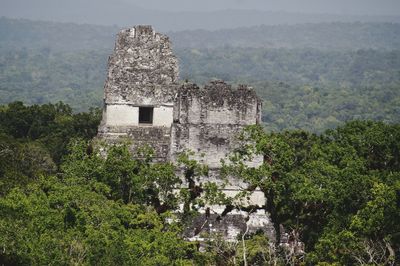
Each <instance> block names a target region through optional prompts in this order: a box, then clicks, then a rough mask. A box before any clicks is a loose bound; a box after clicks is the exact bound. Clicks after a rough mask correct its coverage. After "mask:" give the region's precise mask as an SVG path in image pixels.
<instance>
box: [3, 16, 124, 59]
mask: <svg viewBox="0 0 400 266" xmlns="http://www.w3.org/2000/svg"><path fill="white" fill-rule="evenodd" d="M117 32H118V28H117V27H116V26H97V25H88V24H83V25H81V24H74V23H55V22H44V21H31V20H27V19H9V18H5V17H1V18H0V36H1V37H0V51H1V50H3V51H4V50H6V51H7V50H15V49H22V48H24V49H43V48H47V49H51V50H53V51H78V50H98V49H111V48H112V47H113V44H114V39H115V35H116V33H117Z"/></svg>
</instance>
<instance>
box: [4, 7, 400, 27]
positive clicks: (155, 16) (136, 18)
mask: <svg viewBox="0 0 400 266" xmlns="http://www.w3.org/2000/svg"><path fill="white" fill-rule="evenodd" d="M0 16H5V17H9V18H25V19H32V20H45V21H56V22H74V23H88V24H100V25H119V26H123V27H126V26H129V25H136V24H151V25H154V26H156V27H157V28H159V29H160V30H163V31H166V30H185V29H208V30H215V29H221V28H236V27H247V26H254V25H262V24H264V25H277V24H295V23H320V22H332V21H341V22H356V21H361V22H395V23H399V22H400V0H0Z"/></svg>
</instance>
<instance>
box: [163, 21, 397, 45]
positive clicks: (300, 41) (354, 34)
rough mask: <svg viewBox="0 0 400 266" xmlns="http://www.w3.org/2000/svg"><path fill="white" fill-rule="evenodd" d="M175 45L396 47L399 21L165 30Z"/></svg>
mask: <svg viewBox="0 0 400 266" xmlns="http://www.w3.org/2000/svg"><path fill="white" fill-rule="evenodd" d="M168 34H169V36H171V38H172V40H173V41H174V44H175V47H179V48H189V47H190V48H216V47H224V46H231V47H256V48H258V47H268V48H316V49H322V50H357V49H388V50H391V49H399V48H400V24H396V23H360V22H356V23H339V22H334V23H315V24H312V23H307V24H298V25H276V26H266V25H262V26H254V27H249V28H237V29H224V30H217V31H205V30H191V31H180V32H170V33H168Z"/></svg>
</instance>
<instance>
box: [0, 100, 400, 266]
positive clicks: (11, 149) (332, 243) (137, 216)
mask: <svg viewBox="0 0 400 266" xmlns="http://www.w3.org/2000/svg"><path fill="white" fill-rule="evenodd" d="M0 118H1V119H0V132H1V133H0V136H1V137H0V147H1V153H0V182H1V186H0V188H1V191H0V210H1V216H0V262H1V263H3V264H49V263H51V262H54V261H57V262H58V263H60V264H121V263H125V264H128V265H132V264H138V263H139V262H140V264H141V265H171V264H179V265H191V264H192V263H195V264H199V265H204V264H220V265H226V264H228V265H229V264H231V265H233V264H234V262H235V263H236V264H240V263H243V258H244V257H243V253H244V250H243V243H244V246H245V247H246V249H245V254H246V261H247V262H248V263H249V265H270V264H271V263H274V262H277V263H278V265H280V264H289V263H300V262H306V263H309V264H313V265H315V264H317V263H320V265H333V264H335V263H336V264H339V265H351V264H355V263H362V262H364V263H369V262H371V261H372V262H373V263H376V264H382V265H393V264H396V263H399V261H398V260H399V256H398V252H399V248H400V235H399V231H400V228H399V223H398V221H399V219H400V217H399V214H400V208H399V204H398V202H399V200H400V199H399V195H400V125H398V124H385V123H383V122H373V121H353V122H349V123H346V124H345V125H343V126H341V127H338V128H337V129H333V130H327V131H325V132H324V133H322V134H321V135H315V134H313V133H310V132H307V131H299V130H292V131H283V132H280V133H270V132H266V131H264V130H263V129H262V128H260V127H256V126H254V127H250V128H248V129H247V131H246V132H245V133H243V138H244V139H250V140H253V141H254V143H255V146H246V147H244V149H242V150H238V154H237V155H239V156H234V158H235V160H234V161H233V162H235V163H234V164H231V165H230V166H227V167H226V168H225V169H224V171H225V172H230V173H235V174H236V175H237V176H240V177H241V178H243V179H244V180H245V181H246V182H248V183H249V184H250V186H249V188H251V187H253V188H254V187H255V186H259V187H260V188H261V190H262V191H263V192H264V194H265V196H266V198H267V199H268V204H266V205H265V206H262V208H265V209H266V210H267V211H268V212H269V213H270V214H271V219H272V221H273V223H274V225H275V228H276V229H277V230H280V228H281V227H280V226H279V225H281V224H282V225H283V226H284V228H285V229H286V230H287V231H288V232H289V233H290V235H291V236H292V237H293V238H295V239H296V240H298V241H301V242H303V243H304V247H305V253H304V254H294V253H291V252H290V250H288V249H283V248H282V247H279V246H273V245H272V246H271V245H269V244H268V240H267V239H266V238H265V236H263V235H258V234H255V235H249V236H246V237H245V239H244V242H242V240H241V239H239V240H238V242H234V243H226V242H223V241H222V240H221V239H219V238H218V236H212V237H213V241H212V242H210V243H208V244H207V245H206V250H205V252H198V248H197V246H196V243H189V242H186V241H185V240H184V239H183V238H182V237H181V234H180V233H181V232H182V229H183V226H184V225H183V224H182V223H181V222H179V221H180V220H179V219H178V218H181V221H184V220H185V219H184V217H177V214H174V213H173V211H174V210H176V208H177V206H178V204H179V203H185V202H186V203H189V204H199V202H200V201H197V202H196V203H195V202H192V203H190V200H193V198H192V199H191V198H190V197H189V198H185V197H176V195H174V194H172V193H171V191H172V189H171V188H172V187H174V186H175V185H177V184H179V182H180V178H178V177H177V176H176V175H175V172H174V170H173V169H174V166H173V165H171V164H169V163H168V164H150V161H149V160H147V159H143V160H134V159H132V157H131V156H130V155H129V152H128V150H127V148H126V147H125V146H115V147H111V148H110V150H109V153H108V156H107V158H104V157H101V156H99V155H98V153H97V152H96V150H95V147H94V145H92V144H91V142H90V139H91V138H92V137H93V136H94V135H95V134H96V129H97V125H98V123H99V114H98V112H96V111H95V110H93V111H92V112H89V113H79V114H73V113H72V112H71V108H70V107H69V106H68V105H66V104H63V103H58V104H54V105H52V104H47V105H34V106H25V105H23V104H22V103H18V102H16V103H12V104H9V105H3V106H1V107H0ZM254 151H256V152H259V153H262V154H263V156H264V158H265V162H266V163H264V164H263V165H262V166H261V167H259V168H257V169H254V168H246V167H243V165H242V164H241V161H242V160H244V159H245V158H246V156H247V155H249V152H254ZM149 156H151V153H150V154H149ZM147 158H149V157H147ZM181 163H182V164H183V165H184V166H185V167H186V169H187V170H188V172H190V173H192V174H196V173H197V174H205V173H206V172H207V171H206V168H202V167H201V166H200V165H198V164H197V163H196V162H193V161H191V160H189V158H188V157H185V156H184V157H182V159H181ZM187 192H189V194H190V191H187ZM189 194H188V193H183V194H181V195H189ZM194 198H196V197H194ZM193 210H194V209H193ZM193 210H192V211H193ZM192 211H190V212H187V213H186V214H185V215H192ZM171 221H172V222H171Z"/></svg>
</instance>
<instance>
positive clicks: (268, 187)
mask: <svg viewBox="0 0 400 266" xmlns="http://www.w3.org/2000/svg"><path fill="white" fill-rule="evenodd" d="M399 132H400V129H399V126H398V125H388V124H384V123H381V122H372V121H353V122H349V123H347V124H346V125H345V126H343V127H339V128H337V129H335V130H328V131H326V132H325V133H324V134H322V135H320V136H317V135H312V134H309V133H307V132H303V131H286V132H282V133H268V134H267V133H265V132H264V131H263V130H262V129H261V128H260V127H257V126H253V127H249V128H248V129H247V130H246V132H244V134H243V135H242V138H243V139H244V140H248V141H252V142H253V143H254V144H253V145H248V146H244V150H238V153H237V154H236V156H233V160H231V164H226V165H225V171H226V172H227V173H229V174H233V175H235V176H239V177H241V178H242V179H243V180H245V181H246V182H247V183H248V184H249V188H253V189H254V188H255V187H259V188H260V189H261V190H262V191H263V192H264V195H265V197H266V199H267V202H266V205H265V207H264V208H265V210H266V211H268V213H269V214H270V218H271V221H272V222H273V224H274V227H275V230H276V232H277V233H278V235H277V237H278V238H279V236H280V235H279V232H280V229H281V227H280V225H283V226H284V227H285V228H287V229H288V230H291V231H293V232H296V233H298V234H299V236H300V239H301V241H302V242H304V244H305V248H306V251H307V252H308V254H307V256H306V259H307V261H308V262H309V263H312V264H317V262H325V263H331V264H335V263H336V264H339V265H350V264H354V263H361V264H362V263H363V262H366V261H370V263H371V262H374V263H376V264H382V265H386V264H389V265H393V263H395V261H398V259H399V258H398V256H397V257H396V255H395V254H396V252H397V253H398V251H399V248H400V241H399V240H400V239H399V234H398V232H399V230H400V228H399V224H398V222H397V221H398V220H399V213H400V209H399V205H398V200H399V198H398V197H399V182H400V179H399V178H400V169H399V167H398V166H399V158H400V157H399V156H400V154H399V151H400V149H399V148H398V144H399V143H400V135H399ZM248 151H250V152H254V151H255V152H256V153H261V154H262V155H263V156H264V164H263V165H262V166H261V167H259V168H258V169H254V168H252V167H247V166H246V165H245V161H246V158H247V157H248V155H247V152H248Z"/></svg>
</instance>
